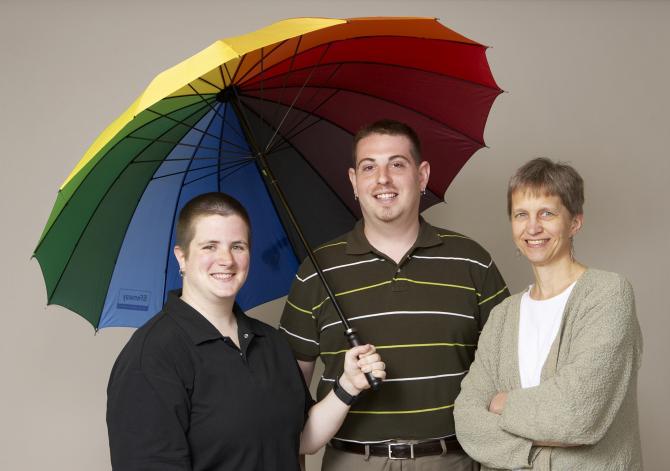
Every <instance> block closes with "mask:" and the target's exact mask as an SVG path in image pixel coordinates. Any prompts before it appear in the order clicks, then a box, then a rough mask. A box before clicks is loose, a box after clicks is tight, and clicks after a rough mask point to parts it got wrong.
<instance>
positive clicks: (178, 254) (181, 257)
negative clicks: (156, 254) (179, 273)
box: [172, 245, 186, 270]
mask: <svg viewBox="0 0 670 471" xmlns="http://www.w3.org/2000/svg"><path fill="white" fill-rule="evenodd" d="M172 252H173V253H174V256H175V258H176V259H177V263H179V269H180V270H182V269H183V268H184V267H185V266H186V254H185V253H184V251H183V250H182V248H181V247H180V246H178V245H175V246H174V249H173V250H172Z"/></svg>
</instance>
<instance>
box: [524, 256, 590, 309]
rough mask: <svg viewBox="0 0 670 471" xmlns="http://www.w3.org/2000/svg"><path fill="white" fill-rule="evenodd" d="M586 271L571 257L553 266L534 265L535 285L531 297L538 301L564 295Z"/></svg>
mask: <svg viewBox="0 0 670 471" xmlns="http://www.w3.org/2000/svg"><path fill="white" fill-rule="evenodd" d="M585 271H586V267H585V266H584V265H582V264H581V263H579V262H578V261H576V260H573V259H571V258H570V257H569V256H568V257H565V258H563V259H561V260H558V261H556V262H554V263H552V264H551V265H541V266H536V265H533V273H534V274H535V284H534V285H533V289H532V290H531V297H532V298H533V299H537V300H542V299H549V298H552V297H554V296H556V295H558V294H560V293H562V292H563V291H564V290H565V289H566V288H567V287H568V286H570V285H571V284H572V283H574V282H575V281H576V280H577V278H579V277H580V276H581V274H582V273H584V272H585Z"/></svg>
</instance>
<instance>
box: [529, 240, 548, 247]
mask: <svg viewBox="0 0 670 471" xmlns="http://www.w3.org/2000/svg"><path fill="white" fill-rule="evenodd" d="M547 240H548V239H540V240H527V241H526V243H527V244H528V245H534V246H540V245H543V244H544V243H545V242H547Z"/></svg>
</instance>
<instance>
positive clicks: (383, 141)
mask: <svg viewBox="0 0 670 471" xmlns="http://www.w3.org/2000/svg"><path fill="white" fill-rule="evenodd" d="M411 148H412V143H411V141H410V140H409V139H408V138H407V137H406V136H403V135H391V134H376V133H373V134H370V135H369V136H366V137H364V138H363V139H361V140H360V141H358V143H357V144H356V163H358V162H360V161H361V160H363V159H373V160H376V159H381V158H388V157H393V156H396V155H399V156H403V157H406V158H408V159H410V160H411V159H412V154H411Z"/></svg>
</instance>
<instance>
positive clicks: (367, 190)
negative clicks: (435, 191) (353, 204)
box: [349, 134, 430, 224]
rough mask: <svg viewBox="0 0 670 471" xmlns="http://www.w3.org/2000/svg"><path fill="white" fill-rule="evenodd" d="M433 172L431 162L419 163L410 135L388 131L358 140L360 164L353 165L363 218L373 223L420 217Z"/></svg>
mask: <svg viewBox="0 0 670 471" xmlns="http://www.w3.org/2000/svg"><path fill="white" fill-rule="evenodd" d="M429 174H430V166H429V165H428V162H425V161H424V162H421V163H420V164H419V165H417V164H416V162H415V160H414V158H413V157H412V154H411V143H410V140H409V139H408V138H407V137H405V136H402V135H388V134H370V135H369V136H367V137H365V138H363V139H361V140H360V141H358V144H357V145H356V168H355V169H349V179H350V180H351V185H352V187H353V189H354V194H355V195H358V198H359V201H360V205H361V211H362V213H363V219H364V220H365V221H366V223H372V224H375V223H396V222H398V223H406V222H408V221H416V220H417V219H418V217H419V202H420V198H421V191H422V190H424V189H425V188H426V185H427V184H428V176H429Z"/></svg>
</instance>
